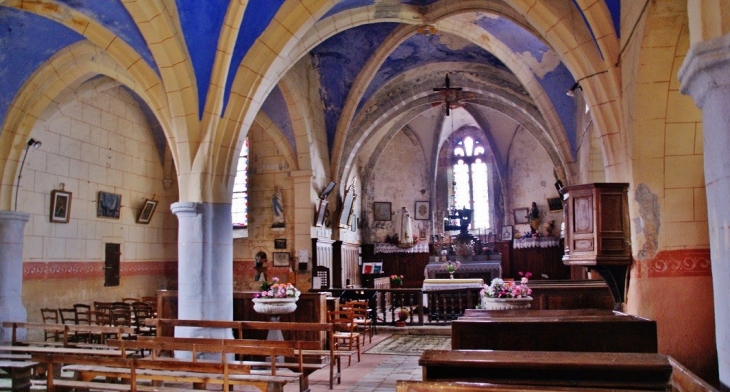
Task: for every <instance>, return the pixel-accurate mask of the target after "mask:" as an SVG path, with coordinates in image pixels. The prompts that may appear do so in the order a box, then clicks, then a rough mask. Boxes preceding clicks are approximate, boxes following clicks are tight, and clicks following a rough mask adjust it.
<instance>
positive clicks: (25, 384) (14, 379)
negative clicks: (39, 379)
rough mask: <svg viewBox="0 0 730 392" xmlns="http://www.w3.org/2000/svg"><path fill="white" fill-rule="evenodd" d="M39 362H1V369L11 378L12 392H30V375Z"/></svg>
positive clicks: (6, 360)
mask: <svg viewBox="0 0 730 392" xmlns="http://www.w3.org/2000/svg"><path fill="white" fill-rule="evenodd" d="M37 366H38V362H33V361H28V360H22V361H18V360H9V359H2V360H0V369H2V370H3V371H4V372H5V373H7V374H8V377H9V378H10V390H11V391H13V392H16V391H17V392H25V391H30V385H31V384H30V375H31V372H32V371H33V369H35V368H36V367H37Z"/></svg>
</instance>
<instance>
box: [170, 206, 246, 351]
mask: <svg viewBox="0 0 730 392" xmlns="http://www.w3.org/2000/svg"><path fill="white" fill-rule="evenodd" d="M171 209H172V212H173V213H174V214H175V215H177V218H178V221H179V227H178V245H177V246H178V266H177V268H178V272H177V276H178V294H177V301H178V302H177V309H178V310H177V312H178V318H180V319H191V320H226V321H230V320H233V229H232V227H233V223H232V220H231V205H230V204H213V203H194V202H178V203H173V204H172V206H171ZM175 336H179V337H203V338H218V339H221V338H232V337H233V334H232V333H231V331H226V332H224V331H222V330H219V329H203V328H181V327H178V328H176V330H175Z"/></svg>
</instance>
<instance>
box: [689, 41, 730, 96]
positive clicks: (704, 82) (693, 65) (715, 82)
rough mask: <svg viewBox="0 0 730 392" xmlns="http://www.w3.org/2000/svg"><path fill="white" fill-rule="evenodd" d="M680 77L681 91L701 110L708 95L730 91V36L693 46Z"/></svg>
mask: <svg viewBox="0 0 730 392" xmlns="http://www.w3.org/2000/svg"><path fill="white" fill-rule="evenodd" d="M677 77H678V79H679V81H680V83H682V87H681V88H680V89H679V91H680V92H681V93H682V94H686V95H689V96H691V97H692V98H694V100H695V103H696V104H697V107H699V108H700V109H702V107H703V106H704V104H705V99H706V98H707V95H708V93H710V92H712V91H713V90H715V89H717V88H718V87H719V88H726V87H730V34H728V35H725V36H722V37H718V38H713V39H710V40H707V41H702V42H698V43H696V44H693V45H692V47H690V49H689V51H688V52H687V57H685V59H684V63H683V64H682V67H681V68H679V72H678V74H677Z"/></svg>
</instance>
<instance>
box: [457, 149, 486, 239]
mask: <svg viewBox="0 0 730 392" xmlns="http://www.w3.org/2000/svg"><path fill="white" fill-rule="evenodd" d="M452 162H453V170H454V184H453V185H454V190H453V192H454V196H453V198H454V200H453V206H454V208H456V209H462V208H468V209H471V210H473V211H474V212H473V217H472V224H471V228H472V229H487V228H490V226H491V225H490V222H489V178H488V174H487V164H486V162H485V150H484V146H482V145H481V142H479V141H478V140H475V139H474V138H472V137H471V136H466V137H464V138H462V139H459V140H457V142H456V146H455V148H454V155H453V160H452Z"/></svg>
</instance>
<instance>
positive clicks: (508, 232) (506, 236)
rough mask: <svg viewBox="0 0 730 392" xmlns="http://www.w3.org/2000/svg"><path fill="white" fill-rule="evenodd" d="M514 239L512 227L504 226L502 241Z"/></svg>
mask: <svg viewBox="0 0 730 392" xmlns="http://www.w3.org/2000/svg"><path fill="white" fill-rule="evenodd" d="M511 239H512V226H511V225H510V226H502V241H509V240H511Z"/></svg>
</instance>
